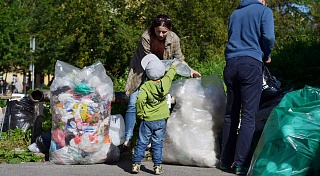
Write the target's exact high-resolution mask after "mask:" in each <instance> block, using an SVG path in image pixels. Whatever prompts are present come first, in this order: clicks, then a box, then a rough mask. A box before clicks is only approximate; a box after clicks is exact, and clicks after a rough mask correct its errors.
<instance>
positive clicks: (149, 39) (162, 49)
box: [124, 14, 201, 147]
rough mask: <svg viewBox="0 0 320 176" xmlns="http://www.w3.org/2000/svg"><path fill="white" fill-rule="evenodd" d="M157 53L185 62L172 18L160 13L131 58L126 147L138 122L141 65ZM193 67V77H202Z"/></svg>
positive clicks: (159, 55) (141, 78) (127, 85)
mask: <svg viewBox="0 0 320 176" xmlns="http://www.w3.org/2000/svg"><path fill="white" fill-rule="evenodd" d="M150 53H152V54H155V55H156V56H158V58H160V59H161V60H166V59H174V58H177V59H179V60H180V61H181V62H182V63H183V64H185V65H188V64H187V63H186V62H185V61H184V56H183V54H182V52H181V49H180V39H179V37H178V36H177V35H176V34H175V33H174V32H172V31H171V19H170V18H169V17H168V16H167V15H164V14H160V15H158V16H157V17H156V18H155V19H154V20H153V21H152V24H151V26H149V27H148V28H147V29H146V30H145V31H144V33H143V34H142V35H141V38H140V42H139V45H138V48H137V50H136V52H135V53H134V56H133V57H132V58H131V60H130V70H129V75H128V78H127V82H126V85H125V92H126V95H127V96H129V103H128V107H127V111H126V116H125V142H124V147H129V146H130V139H131V137H132V135H133V129H134V125H135V122H136V99H137V94H138V90H139V87H140V86H141V85H142V83H143V82H144V80H145V78H146V75H145V72H144V70H143V68H142V66H141V64H140V63H141V60H142V58H143V57H144V56H146V55H147V54H150ZM190 69H191V75H190V76H191V77H200V76H201V74H200V73H199V72H197V71H195V70H193V69H192V68H190Z"/></svg>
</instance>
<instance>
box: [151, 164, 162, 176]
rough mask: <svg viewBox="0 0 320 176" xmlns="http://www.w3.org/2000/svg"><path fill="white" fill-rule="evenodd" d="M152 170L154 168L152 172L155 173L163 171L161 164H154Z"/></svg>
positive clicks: (158, 173)
mask: <svg viewBox="0 0 320 176" xmlns="http://www.w3.org/2000/svg"><path fill="white" fill-rule="evenodd" d="M153 170H154V174H156V175H160V174H162V173H163V170H162V166H154V167H153Z"/></svg>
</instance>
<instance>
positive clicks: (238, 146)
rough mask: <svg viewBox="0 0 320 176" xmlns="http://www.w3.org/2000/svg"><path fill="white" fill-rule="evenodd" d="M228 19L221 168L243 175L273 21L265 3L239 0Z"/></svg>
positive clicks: (246, 165)
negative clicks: (225, 106)
mask: <svg viewBox="0 0 320 176" xmlns="http://www.w3.org/2000/svg"><path fill="white" fill-rule="evenodd" d="M229 20H230V21H229V27H228V43H227V46H226V49H225V57H226V66H225V68H224V72H223V74H224V81H225V84H226V87H227V108H226V115H225V121H224V126H223V135H222V150H221V163H220V169H222V170H229V169H231V168H232V169H235V173H236V174H237V175H242V174H246V173H247V171H248V167H249V165H250V159H251V158H249V157H248V156H249V151H250V148H251V141H252V137H253V133H254V131H255V115H256V113H257V111H258V108H259V102H260V96H261V93H262V79H263V78H262V73H263V63H264V62H265V63H270V62H271V57H270V53H271V51H272V49H273V46H274V42H275V36H274V22H273V14H272V11H271V9H270V8H268V7H266V6H265V1H264V0H242V1H241V2H240V4H239V6H238V8H237V9H236V10H235V11H234V12H233V13H232V14H231V16H230V19H229ZM240 113H241V120H240ZM239 122H241V123H240V126H239ZM238 127H240V128H239V129H238Z"/></svg>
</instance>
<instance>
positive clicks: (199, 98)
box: [163, 74, 226, 167]
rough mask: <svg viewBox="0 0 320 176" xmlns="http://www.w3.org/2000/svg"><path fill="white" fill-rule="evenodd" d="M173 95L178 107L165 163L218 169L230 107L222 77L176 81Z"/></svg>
mask: <svg viewBox="0 0 320 176" xmlns="http://www.w3.org/2000/svg"><path fill="white" fill-rule="evenodd" d="M170 94H171V95H172V96H173V97H174V98H175V105H174V107H173V111H172V113H171V115H170V117H169V119H168V121H167V128H166V135H165V138H164V142H163V161H164V162H165V163H172V164H180V165H190V166H200V167H214V166H215V164H216V163H217V162H218V159H217V155H218V154H219V153H220V152H219V150H220V147H219V142H218V140H217V139H218V133H219V132H220V130H221V128H222V124H223V120H224V113H225V104H226V95H225V92H224V88H223V84H222V81H221V79H220V77H219V75H217V74H213V75H209V76H206V77H201V78H189V79H183V80H176V81H174V82H173V83H172V86H171V89H170Z"/></svg>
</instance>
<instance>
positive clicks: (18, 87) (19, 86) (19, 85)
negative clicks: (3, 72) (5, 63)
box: [14, 77, 23, 93]
mask: <svg viewBox="0 0 320 176" xmlns="http://www.w3.org/2000/svg"><path fill="white" fill-rule="evenodd" d="M14 87H15V90H14V93H23V85H22V82H21V81H20V80H19V78H18V77H16V78H15V83H14Z"/></svg>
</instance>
